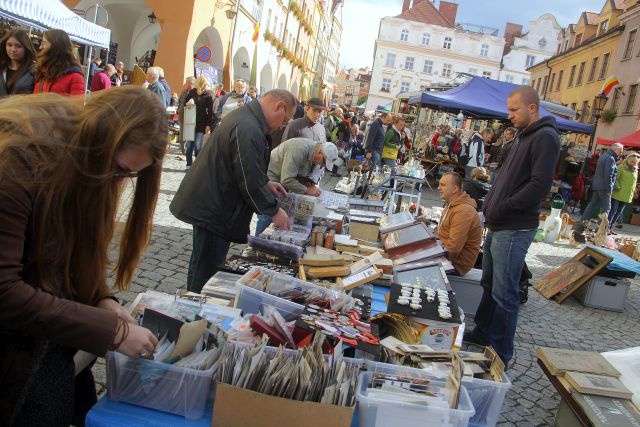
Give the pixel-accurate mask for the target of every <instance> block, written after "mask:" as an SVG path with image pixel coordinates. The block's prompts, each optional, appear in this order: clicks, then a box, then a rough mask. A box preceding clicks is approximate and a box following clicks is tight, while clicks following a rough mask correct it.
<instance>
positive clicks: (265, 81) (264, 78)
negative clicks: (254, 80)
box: [260, 63, 273, 93]
mask: <svg viewBox="0 0 640 427" xmlns="http://www.w3.org/2000/svg"><path fill="white" fill-rule="evenodd" d="M271 89H273V70H272V69H271V64H269V63H267V64H264V67H262V71H260V93H264V92H268V91H270V90H271Z"/></svg>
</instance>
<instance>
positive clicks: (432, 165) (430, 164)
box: [420, 159, 444, 190]
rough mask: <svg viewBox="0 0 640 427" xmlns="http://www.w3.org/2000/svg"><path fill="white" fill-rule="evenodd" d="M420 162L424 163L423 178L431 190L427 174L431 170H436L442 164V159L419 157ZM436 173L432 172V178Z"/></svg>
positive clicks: (429, 173) (430, 172)
mask: <svg viewBox="0 0 640 427" xmlns="http://www.w3.org/2000/svg"><path fill="white" fill-rule="evenodd" d="M420 163H423V164H424V165H425V171H424V180H425V181H426V182H427V185H428V186H429V189H430V190H433V187H432V186H431V183H430V182H429V175H431V174H432V173H433V172H437V170H438V168H439V167H440V166H442V165H443V164H444V162H443V161H440V160H432V159H420ZM436 175H437V173H435V174H434V179H435V178H436Z"/></svg>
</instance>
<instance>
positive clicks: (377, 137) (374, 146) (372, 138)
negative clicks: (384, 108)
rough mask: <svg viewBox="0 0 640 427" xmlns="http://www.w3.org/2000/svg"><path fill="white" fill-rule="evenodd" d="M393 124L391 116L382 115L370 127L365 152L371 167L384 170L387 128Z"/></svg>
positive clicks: (387, 114)
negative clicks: (383, 150)
mask: <svg viewBox="0 0 640 427" xmlns="http://www.w3.org/2000/svg"><path fill="white" fill-rule="evenodd" d="M389 123H391V114H389V113H382V114H380V117H378V118H377V119H375V120H374V121H373V122H371V125H369V130H368V131H367V138H366V139H365V141H364V151H365V153H366V157H367V160H369V161H370V162H371V166H372V167H373V168H375V167H376V166H377V167H378V168H379V169H382V148H383V147H384V135H385V132H386V130H385V126H388V125H389Z"/></svg>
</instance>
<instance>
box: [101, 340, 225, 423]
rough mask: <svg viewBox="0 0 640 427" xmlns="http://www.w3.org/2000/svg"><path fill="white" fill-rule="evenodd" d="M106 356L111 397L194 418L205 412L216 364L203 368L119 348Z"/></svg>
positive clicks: (198, 417)
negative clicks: (137, 355)
mask: <svg viewBox="0 0 640 427" xmlns="http://www.w3.org/2000/svg"><path fill="white" fill-rule="evenodd" d="M106 359H107V392H108V395H109V399H111V400H113V401H121V402H126V403H132V404H134V405H140V406H144V407H146V408H152V409H156V410H159V411H163V412H170V413H172V414H176V415H181V416H183V417H185V418H188V419H191V420H197V419H200V418H202V417H203V416H204V414H205V408H206V407H207V404H208V403H207V400H208V398H209V396H210V395H213V394H212V393H213V387H214V386H215V381H212V380H213V377H214V373H215V368H214V367H212V368H211V369H209V370H207V371H199V370H197V369H189V368H183V367H181V366H175V365H169V364H167V363H160V362H154V361H153V360H146V359H132V358H130V357H128V356H125V355H124V354H121V353H115V352H108V353H107V356H106Z"/></svg>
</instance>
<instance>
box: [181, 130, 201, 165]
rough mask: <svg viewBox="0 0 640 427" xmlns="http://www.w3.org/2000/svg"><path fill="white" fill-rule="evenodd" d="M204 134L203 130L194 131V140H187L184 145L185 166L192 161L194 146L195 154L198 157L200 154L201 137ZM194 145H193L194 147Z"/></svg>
mask: <svg viewBox="0 0 640 427" xmlns="http://www.w3.org/2000/svg"><path fill="white" fill-rule="evenodd" d="M203 136H204V132H196V140H195V141H187V142H185V145H186V151H187V153H186V155H187V166H191V164H192V163H193V155H194V148H195V155H196V157H198V154H200V149H201V148H202V137H203ZM194 146H195V147H194Z"/></svg>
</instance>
